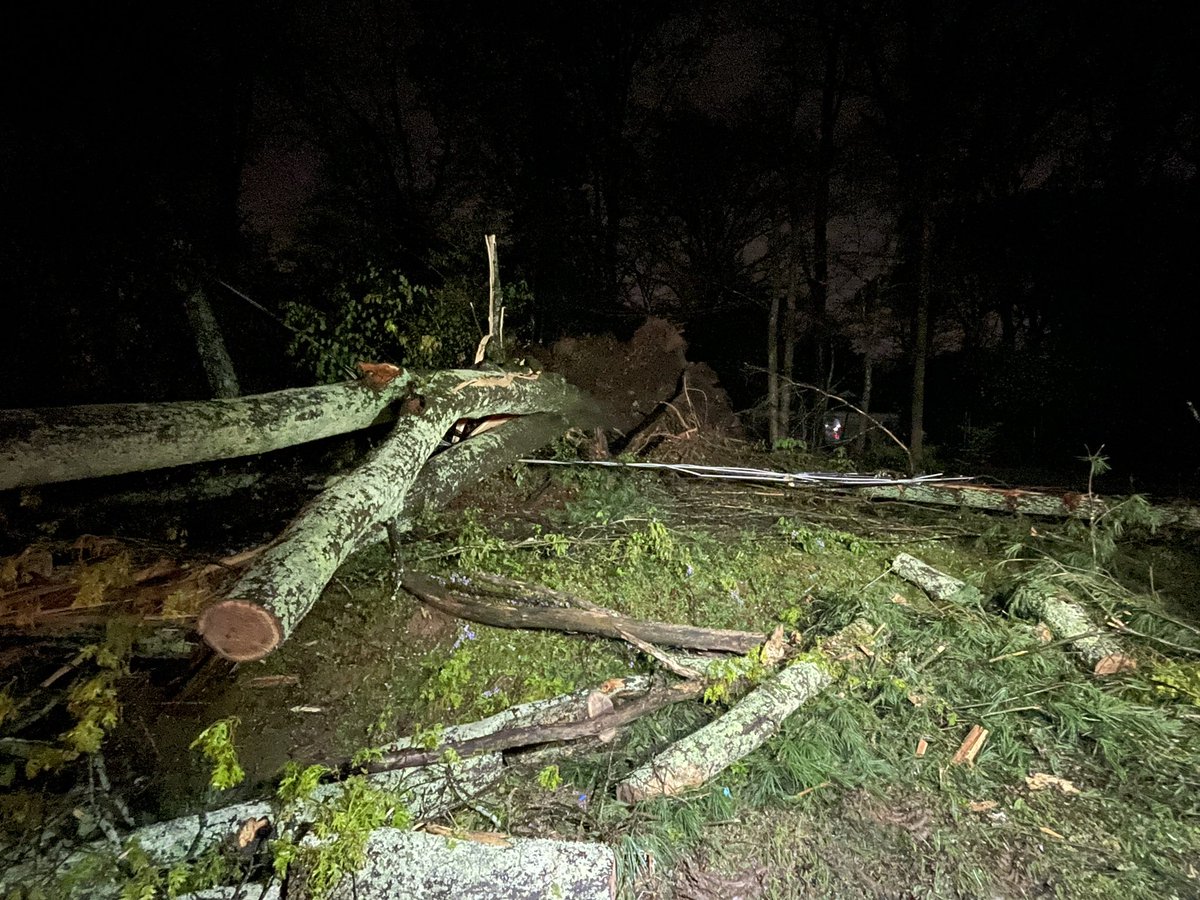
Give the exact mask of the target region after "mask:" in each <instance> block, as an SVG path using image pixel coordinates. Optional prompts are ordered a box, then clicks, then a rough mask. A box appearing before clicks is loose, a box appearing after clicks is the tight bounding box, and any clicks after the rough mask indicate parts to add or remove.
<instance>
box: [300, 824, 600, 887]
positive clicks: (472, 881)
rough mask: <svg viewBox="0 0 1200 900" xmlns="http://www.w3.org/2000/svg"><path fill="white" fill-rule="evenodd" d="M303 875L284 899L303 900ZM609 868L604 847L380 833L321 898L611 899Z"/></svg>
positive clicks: (394, 830)
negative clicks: (355, 867) (356, 866)
mask: <svg viewBox="0 0 1200 900" xmlns="http://www.w3.org/2000/svg"><path fill="white" fill-rule="evenodd" d="M305 880H306V879H305V873H304V871H303V869H301V871H300V872H299V873H298V876H297V877H296V878H295V879H289V884H288V896H289V897H297V898H300V900H310V898H311V897H312V896H313V894H311V893H310V892H309V890H308V888H307V887H306V885H305ZM616 891H617V863H616V857H615V856H614V855H613V852H612V850H611V849H610V848H609V847H607V846H605V845H604V844H596V843H584V842H581V841H557V840H544V839H540V838H513V837H507V836H503V835H476V836H475V839H474V840H472V839H471V837H470V836H468V837H466V838H461V839H460V838H458V837H445V836H442V835H435V834H425V833H423V832H420V831H401V830H399V829H397V828H380V829H378V830H377V831H374V832H372V833H371V836H370V838H369V839H368V840H367V846H366V862H364V864H363V865H362V866H361V867H360V868H359V869H358V870H357V871H356V872H353V873H349V874H348V875H347V876H344V877H343V878H342V880H341V881H340V882H339V884H338V885H337V887H335V888H334V889H333V891H331V892H330V893H329V894H326V895H325V896H326V897H328V898H329V900H392V898H395V897H421V898H424V900H531V898H535V897H564V898H565V897H570V898H573V900H612V898H614V897H615V896H616Z"/></svg>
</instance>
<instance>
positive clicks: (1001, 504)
mask: <svg viewBox="0 0 1200 900" xmlns="http://www.w3.org/2000/svg"><path fill="white" fill-rule="evenodd" d="M854 492H855V493H856V494H858V495H859V496H860V497H868V498H870V499H872V500H903V501H905V502H907V503H924V504H928V505H930V506H961V507H964V508H966V509H985V510H992V511H993V512H1006V513H1020V514H1022V515H1026V516H1053V517H1056V518H1075V519H1089V518H1091V517H1092V516H1102V515H1104V514H1106V513H1108V512H1109V511H1110V510H1111V509H1112V508H1113V507H1114V506H1116V503H1117V501H1115V500H1111V499H1109V500H1106V499H1105V498H1103V497H1096V496H1094V495H1093V496H1089V495H1087V494H1077V493H1075V492H1073V491H1063V492H1061V493H1054V492H1051V491H1023V490H1011V489H1007V488H996V487H989V486H987V485H983V484H887V485H870V486H867V487H858V488H854ZM1150 514H1151V517H1152V518H1153V521H1154V523H1155V524H1156V525H1160V526H1162V525H1175V526H1177V527H1180V528H1193V529H1200V509H1197V508H1196V507H1194V506H1188V505H1186V504H1182V503H1171V504H1164V505H1161V506H1155V507H1153V509H1152V510H1151V513H1150Z"/></svg>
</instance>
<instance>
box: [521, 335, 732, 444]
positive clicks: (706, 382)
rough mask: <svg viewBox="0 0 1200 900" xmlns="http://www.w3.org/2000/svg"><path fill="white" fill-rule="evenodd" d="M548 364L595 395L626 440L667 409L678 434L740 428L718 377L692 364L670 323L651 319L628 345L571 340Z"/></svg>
mask: <svg viewBox="0 0 1200 900" xmlns="http://www.w3.org/2000/svg"><path fill="white" fill-rule="evenodd" d="M545 358H546V368H547V369H548V370H550V371H554V372H558V373H560V374H562V375H563V376H564V377H565V378H566V379H567V380H568V381H570V382H571V383H572V384H574V385H576V386H577V387H580V388H582V389H583V390H585V391H587V392H588V393H589V394H591V395H592V397H594V398H595V400H596V402H597V403H598V404H599V406H600V408H601V410H602V412H603V414H604V419H605V422H606V425H607V427H608V428H609V429H611V430H614V431H616V432H619V433H620V434H622V435H631V434H633V433H634V432H636V431H638V430H639V427H640V426H642V425H643V424H644V423H647V422H648V421H649V419H651V418H658V417H660V415H661V414H662V413H663V412H664V411H665V410H666V409H667V408H666V407H665V406H664V404H668V403H669V404H671V406H673V407H675V409H676V410H677V412H678V416H673V417H672V418H675V419H676V423H675V426H674V427H673V430H674V431H675V432H676V433H682V432H683V431H686V430H688V429H690V428H699V429H703V430H718V431H722V432H726V433H729V432H736V431H738V430H739V428H740V426H739V423H738V419H737V415H736V414H735V413H734V411H733V407H732V406H731V404H730V402H729V397H728V395H727V394H726V393H725V391H724V390H723V389H722V388H721V386H720V382H719V380H718V378H717V373H716V372H714V371H713V370H712V368H711V367H710V366H708V365H706V364H704V363H689V362H688V359H687V341H686V340H684V337H683V335H682V334H680V332H679V329H678V328H676V327H675V326H674V325H672V324H671V323H670V322H668V321H667V320H665V319H659V318H654V317H651V318H648V319H647V320H646V321H645V322H644V323H643V324H642V325H641V327H640V328H638V330H637V331H636V332H634V334H633V337H631V338H630V339H629V340H628V341H624V342H623V341H619V340H617V339H616V338H615V337H613V336H612V335H610V334H605V335H594V336H587V337H566V338H563V339H561V340H560V341H558V342H557V343H555V344H554V346H553V347H551V348H550V350H549V352H548V353H546V354H545Z"/></svg>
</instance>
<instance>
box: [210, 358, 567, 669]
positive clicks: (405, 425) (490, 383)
mask: <svg viewBox="0 0 1200 900" xmlns="http://www.w3.org/2000/svg"><path fill="white" fill-rule="evenodd" d="M421 391H422V394H423V402H424V404H425V406H424V409H423V411H422V412H420V413H413V414H410V415H406V416H404V417H403V418H402V419H401V420H400V421H399V422H398V423H397V425H396V427H395V429H394V430H393V432H392V434H391V435H390V436H389V437H388V438H387V439H386V440H385V441H384V442H383V443H382V444H381V445H380V446H379V447H377V448H376V449H375V450H374V451H373V452H372V453H371V454H370V455H369V456H368V457H367V459H366V460H365V461H364V462H363V463H362V465H360V466H359V467H358V468H357V469H355V470H354V471H353V472H351V473H349V474H348V475H346V476H345V477H343V478H342V479H341V480H339V481H338V482H336V483H335V484H333V485H332V486H330V487H329V488H327V489H326V490H325V491H323V492H322V493H321V494H319V495H318V496H317V497H315V498H314V499H313V500H312V501H311V502H310V503H309V504H308V506H306V507H305V508H304V509H303V510H302V511H301V512H300V514H299V515H298V516H297V517H296V518H295V519H293V520H292V522H291V523H290V524H289V525H288V526H287V528H285V529H284V531H283V532H282V534H281V535H280V536H279V538H278V539H277V540H276V542H275V543H274V544H273V545H272V546H271V547H270V548H268V549H267V550H266V551H265V552H264V553H262V554H261V555H260V556H258V557H257V558H256V559H255V561H254V562H253V563H252V564H251V566H250V568H249V569H248V570H247V572H246V573H245V574H244V575H243V576H242V578H241V579H240V580H239V581H238V583H237V584H236V585H234V587H233V589H232V590H231V592H230V595H229V597H228V598H227V599H225V600H222V601H221V602H219V603H216V604H214V605H213V606H210V607H209V608H208V609H206V610H205V611H204V612H203V613H202V614H201V616H200V620H199V622H198V629H199V631H200V633H201V635H202V636H203V637H204V639H205V641H206V642H207V643H208V644H209V646H211V647H212V648H213V649H214V650H216V651H217V652H218V653H220V654H221V655H222V656H224V657H226V658H227V659H231V660H234V661H237V662H245V661H249V660H256V659H262V658H263V657H265V656H266V655H268V654H269V653H271V652H272V651H274V650H275V649H277V648H278V647H279V645H280V644H282V643H283V642H284V641H285V640H287V638H288V637H289V636H290V635H291V633H292V631H293V630H294V629H295V627H296V625H297V624H299V622H300V620H301V619H303V618H304V616H305V615H306V614H307V613H308V611H309V610H310V609H311V608H312V605H313V604H314V603H315V602H316V600H317V598H318V597H319V596H320V594H321V591H322V590H324V588H325V585H326V584H327V583H328V582H329V579H330V578H331V577H333V574H334V572H336V571H337V569H338V567H339V566H340V565H341V564H342V563H343V562H345V561H346V559H347V558H348V557H349V556H350V554H351V553H353V552H354V551H355V550H356V549H358V548H359V547H360V546H362V545H363V543H364V538H365V536H366V535H367V534H368V533H369V532H374V531H375V530H376V528H377V526H378V525H380V524H381V523H386V522H389V521H392V520H394V519H395V518H396V517H397V516H399V515H400V514H401V513H402V512H403V511H404V509H405V501H406V499H407V495H408V493H409V489H410V488H411V486H412V484H413V482H414V481H415V480H416V479H417V477H418V475H419V473H420V472H421V470H422V468H423V467H424V465H425V463H426V461H427V460H428V459H429V457H430V454H431V453H432V452H433V450H434V449H435V448H436V447H437V444H438V441H439V440H441V438H442V436H443V435H444V434H446V432H447V431H448V430H449V429H450V426H451V425H453V424H454V422H456V421H458V420H459V419H478V418H484V417H486V416H490V415H498V414H507V415H526V414H533V413H539V412H547V411H554V412H558V413H561V414H566V415H570V414H571V413H572V412H574V413H575V415H583V414H584V410H585V406H586V403H585V400H584V397H583V395H582V394H581V393H580V392H579V391H577V390H576V389H575V388H573V387H571V386H570V385H568V384H567V383H566V382H565V381H563V380H562V379H561V378H559V377H557V376H553V375H547V374H542V373H539V374H532V373H531V374H526V375H521V374H518V373H497V374H494V375H492V374H488V373H485V372H479V371H454V370H452V371H446V372H436V373H433V374H432V375H430V376H429V377H428V379H427V380H426V381H425V383H424V384H422V385H421Z"/></svg>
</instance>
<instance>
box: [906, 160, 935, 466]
mask: <svg viewBox="0 0 1200 900" xmlns="http://www.w3.org/2000/svg"><path fill="white" fill-rule="evenodd" d="M917 202H918V203H919V204H920V209H921V211H920V220H919V228H920V232H919V239H918V242H917V260H916V262H917V266H916V268H917V314H916V323H915V336H914V338H913V380H912V406H911V410H912V418H911V422H912V436H911V439H910V441H909V451H910V453H911V455H912V472H911V474H914V475H915V474H916V473H917V472H918V471H920V469H921V468H922V465H923V461H922V456H923V454H924V449H925V363H926V360H927V359H928V356H929V287H930V280H931V279H930V262H931V260H930V255H931V252H932V248H933V223H932V221H931V220H930V215H929V199H928V194H927V193H926V186H925V184H924V182H922V196H921V197H920V198H918V201H917Z"/></svg>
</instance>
